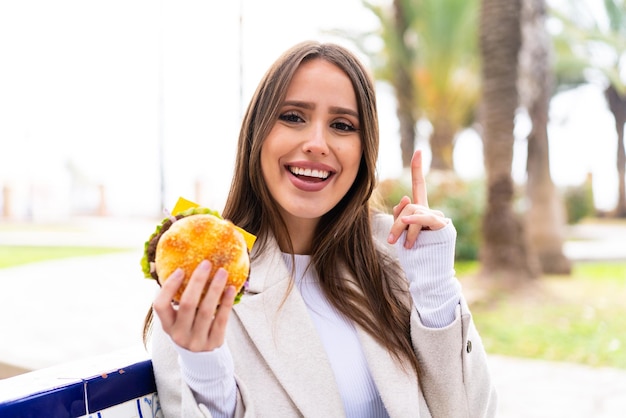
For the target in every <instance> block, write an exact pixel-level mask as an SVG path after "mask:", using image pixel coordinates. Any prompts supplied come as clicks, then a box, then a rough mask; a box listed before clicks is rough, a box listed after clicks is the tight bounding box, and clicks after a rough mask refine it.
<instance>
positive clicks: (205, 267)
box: [198, 260, 211, 271]
mask: <svg viewBox="0 0 626 418" xmlns="http://www.w3.org/2000/svg"><path fill="white" fill-rule="evenodd" d="M198 267H200V269H202V270H204V271H209V269H210V268H211V265H210V263H209V262H208V260H202V261H201V262H200V265H199V266H198Z"/></svg>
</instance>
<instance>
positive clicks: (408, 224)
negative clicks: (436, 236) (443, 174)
mask: <svg viewBox="0 0 626 418" xmlns="http://www.w3.org/2000/svg"><path fill="white" fill-rule="evenodd" d="M411 185H412V189H413V202H412V201H411V199H410V198H409V197H408V196H404V197H403V198H402V199H400V202H399V203H398V204H397V205H396V206H394V208H393V218H394V222H393V225H392V226H391V231H390V233H389V238H388V239H387V241H388V242H389V243H390V244H395V243H396V242H397V241H398V239H399V238H400V236H401V235H402V232H403V231H405V230H406V231H407V233H406V240H405V241H404V247H405V248H411V247H413V245H414V244H415V241H417V237H418V236H419V234H420V232H421V231H422V230H432V231H436V230H438V229H441V228H443V227H444V226H446V225H447V224H448V223H449V222H450V220H449V219H448V218H446V217H445V215H444V214H443V213H442V212H441V211H438V210H434V209H430V208H429V207H428V195H427V193H426V180H425V179H424V173H423V172H422V151H421V150H417V151H415V153H414V154H413V158H412V159H411Z"/></svg>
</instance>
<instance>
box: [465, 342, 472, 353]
mask: <svg viewBox="0 0 626 418" xmlns="http://www.w3.org/2000/svg"><path fill="white" fill-rule="evenodd" d="M465 350H466V351H467V352H468V353H471V352H472V342H471V341H470V340H467V345H466V346H465Z"/></svg>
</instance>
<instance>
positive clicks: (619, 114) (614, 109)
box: [605, 85, 626, 218]
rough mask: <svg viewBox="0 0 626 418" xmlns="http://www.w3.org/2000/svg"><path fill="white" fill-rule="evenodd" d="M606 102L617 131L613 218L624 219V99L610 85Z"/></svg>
mask: <svg viewBox="0 0 626 418" xmlns="http://www.w3.org/2000/svg"><path fill="white" fill-rule="evenodd" d="M605 95H606V100H607V102H608V105H609V109H610V110H611V113H613V117H614V118H615V129H616V130H617V175H618V191H617V205H616V207H615V216H616V217H619V218H626V185H625V179H624V176H625V175H626V152H625V151H624V124H625V123H626V97H624V96H622V95H621V94H620V93H619V92H618V91H617V89H616V88H615V87H614V86H613V85H610V86H609V87H607V89H606V90H605Z"/></svg>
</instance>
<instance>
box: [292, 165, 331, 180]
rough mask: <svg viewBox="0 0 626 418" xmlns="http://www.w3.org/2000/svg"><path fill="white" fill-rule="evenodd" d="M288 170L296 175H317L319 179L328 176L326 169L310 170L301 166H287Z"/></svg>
mask: <svg viewBox="0 0 626 418" xmlns="http://www.w3.org/2000/svg"><path fill="white" fill-rule="evenodd" d="M289 171H291V172H292V173H293V174H296V175H298V176H306V177H317V178H319V179H326V178H328V176H330V172H329V171H326V170H311V169H310V168H302V167H289Z"/></svg>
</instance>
